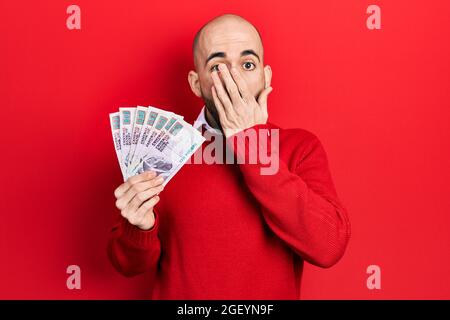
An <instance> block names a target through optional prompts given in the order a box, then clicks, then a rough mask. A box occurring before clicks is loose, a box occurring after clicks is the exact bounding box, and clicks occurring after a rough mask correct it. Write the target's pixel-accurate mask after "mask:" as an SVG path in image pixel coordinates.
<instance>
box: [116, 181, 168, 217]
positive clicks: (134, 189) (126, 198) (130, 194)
mask: <svg viewBox="0 0 450 320" xmlns="http://www.w3.org/2000/svg"><path fill="white" fill-rule="evenodd" d="M163 182H164V179H163V177H154V178H152V179H150V180H144V181H142V182H138V183H135V184H133V185H131V187H130V188H129V189H128V190H127V192H126V193H125V194H123V195H122V196H121V197H120V198H118V199H117V201H116V207H117V208H118V209H119V210H123V209H124V208H125V207H126V206H127V205H128V203H129V202H130V201H131V200H132V199H133V198H134V196H135V195H136V194H137V193H139V192H142V191H145V190H147V189H150V188H153V187H156V186H159V185H161V184H162V183H163Z"/></svg>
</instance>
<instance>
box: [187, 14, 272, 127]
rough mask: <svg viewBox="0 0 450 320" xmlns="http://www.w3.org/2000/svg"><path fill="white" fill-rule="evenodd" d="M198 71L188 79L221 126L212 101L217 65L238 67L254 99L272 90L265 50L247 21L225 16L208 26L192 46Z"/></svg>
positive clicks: (228, 15)
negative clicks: (265, 90)
mask: <svg viewBox="0 0 450 320" xmlns="http://www.w3.org/2000/svg"><path fill="white" fill-rule="evenodd" d="M192 49H193V50H192V51H193V55H194V64H195V71H190V72H189V75H188V80H189V84H190V86H191V89H192V91H193V92H194V94H195V95H196V96H197V97H199V98H202V99H203V100H204V102H205V105H206V108H207V111H208V112H209V113H210V115H211V116H212V117H213V118H214V120H215V121H216V122H217V123H219V118H218V114H217V111H216V107H215V105H214V101H213V98H212V93H211V87H212V85H213V80H212V78H211V72H212V71H213V70H216V68H217V64H218V63H224V64H226V65H227V66H228V68H231V67H233V66H235V67H236V68H237V70H238V71H239V72H240V74H241V76H242V77H243V78H244V80H245V81H246V82H247V85H248V87H249V90H250V91H251V93H252V94H253V95H254V96H255V98H257V97H258V95H259V94H260V93H261V91H263V90H264V89H265V88H267V87H269V86H270V83H271V79H272V70H271V69H270V66H268V65H266V66H264V64H263V58H264V50H263V44H262V41H261V37H260V35H259V32H258V30H257V29H256V28H255V27H254V26H253V25H252V24H251V23H250V22H248V21H247V20H245V19H244V18H242V17H240V16H237V15H232V14H225V15H222V16H219V17H216V18H214V19H213V20H211V21H209V22H208V23H206V24H205V25H204V26H203V27H202V28H201V29H200V30H199V31H198V32H197V34H196V35H195V38H194V43H193V48H192Z"/></svg>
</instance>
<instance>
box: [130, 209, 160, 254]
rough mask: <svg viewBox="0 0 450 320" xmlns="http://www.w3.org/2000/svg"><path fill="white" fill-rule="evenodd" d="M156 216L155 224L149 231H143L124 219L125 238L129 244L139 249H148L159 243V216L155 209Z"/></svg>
mask: <svg viewBox="0 0 450 320" xmlns="http://www.w3.org/2000/svg"><path fill="white" fill-rule="evenodd" d="M153 213H154V215H155V223H154V225H153V227H152V228H151V229H149V230H142V229H140V228H139V227H136V226H135V225H132V224H131V223H129V222H128V220H127V219H125V218H123V219H122V230H123V233H122V235H123V237H125V238H126V240H128V241H129V242H131V243H133V244H135V245H136V246H138V247H148V246H149V245H151V244H152V243H153V242H155V241H158V229H159V214H158V213H157V212H156V210H155V209H153Z"/></svg>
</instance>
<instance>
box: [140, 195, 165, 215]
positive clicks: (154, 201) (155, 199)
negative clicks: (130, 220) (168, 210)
mask: <svg viewBox="0 0 450 320" xmlns="http://www.w3.org/2000/svg"><path fill="white" fill-rule="evenodd" d="M159 200H160V197H159V196H154V197H152V198H150V199H149V200H147V201H146V202H144V203H143V204H142V206H141V207H140V208H139V209H138V211H137V212H136V215H137V216H138V217H142V216H144V215H145V214H146V213H147V212H148V211H149V210H151V209H152V208H153V207H154V206H155V205H156V204H157V203H158V202H159Z"/></svg>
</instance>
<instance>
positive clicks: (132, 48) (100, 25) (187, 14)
mask: <svg viewBox="0 0 450 320" xmlns="http://www.w3.org/2000/svg"><path fill="white" fill-rule="evenodd" d="M70 4H72V3H71V2H68V1H26V2H24V1H2V2H0V30H1V38H0V43H1V50H0V97H1V100H0V103H1V111H2V112H1V115H2V118H1V131H2V132H1V135H0V141H1V148H2V156H1V160H0V161H1V163H0V170H1V172H2V174H1V177H2V181H1V190H0V191H1V192H0V194H1V201H0V206H1V207H0V209H1V223H0V298H25V299H28V298H38V299H41V298H56V299H73V298H84V299H91V298H120V299H121V298H146V297H148V294H149V292H148V290H149V289H148V285H147V281H148V275H142V276H138V277H136V278H132V279H127V278H124V277H122V276H121V275H119V274H118V273H117V272H116V271H115V270H114V269H113V268H112V266H111V265H110V263H109V261H108V260H107V256H106V251H105V248H106V241H107V237H108V234H109V228H110V226H111V224H112V221H113V214H114V211H115V207H114V196H113V190H114V188H115V187H116V186H117V185H118V184H119V183H120V182H121V176H120V171H119V167H118V164H117V161H116V158H115V153H114V150H113V144H112V138H111V133H110V128H109V122H108V113H109V112H113V111H115V110H116V109H117V108H118V107H119V106H122V105H137V104H141V105H149V104H152V105H155V106H160V107H166V108H167V109H169V110H172V111H175V112H178V113H182V114H183V115H184V116H185V117H186V118H187V119H188V120H190V121H192V120H194V118H195V117H196V115H197V113H198V111H199V110H200V107H201V106H202V101H201V100H198V99H197V98H195V97H194V96H193V94H192V93H191V92H190V89H189V87H188V82H187V72H188V71H189V70H190V68H191V67H192V58H191V51H190V46H191V41H192V38H193V36H194V33H195V32H196V30H197V29H198V28H199V27H200V26H201V25H202V24H203V23H204V22H206V21H207V20H209V19H210V18H212V17H214V16H216V15H218V14H221V13H226V12H232V13H237V14H241V15H243V16H244V17H246V18H247V19H249V20H250V21H251V22H253V23H254V24H255V25H256V26H257V27H258V28H259V29H260V31H261V34H262V36H263V40H264V45H265V50H266V56H265V62H266V63H267V64H270V65H271V66H272V69H273V73H274V76H273V87H274V91H273V93H272V94H271V96H270V98H269V113H270V120H271V121H272V122H275V123H276V124H278V125H280V126H282V127H302V128H305V129H308V130H310V131H312V132H314V133H315V134H317V135H318V137H319V138H320V139H321V141H322V143H323V144H324V146H325V149H326V151H327V153H328V157H329V161H330V166H331V171H332V175H333V178H334V181H335V184H336V188H337V191H338V194H339V196H340V197H341V200H342V201H343V203H344V204H345V205H346V207H347V209H348V211H349V215H350V219H351V222H352V231H353V235H352V238H351V241H350V244H349V247H348V250H347V253H346V254H345V256H344V258H343V259H342V260H341V261H340V262H339V263H338V264H337V265H336V266H335V267H333V268H331V269H326V270H324V269H319V268H316V267H313V266H310V265H307V266H306V269H305V272H304V277H303V284H302V290H303V298H306V299H315V298H326V299H328V298H339V299H341V298H343V299H345V298H356V299H360V298H364V299H379V298H384V299H391V298H450V273H449V272H448V270H449V267H448V266H449V262H450V252H449V248H450V233H449V226H450V216H449V213H450V197H449V195H450V185H449V181H450V169H449V160H450V148H449V147H450V146H449V141H450V140H449V138H450V128H449V119H450V94H449V92H450V68H449V57H450V42H449V39H450V19H449V15H450V2H449V1H446V0H441V1H438V0H435V1H431V2H430V1H406V0H402V1H381V0H373V1H370V2H369V1H349V0H347V1H276V2H266V1H260V0H259V1H255V0H251V1H245V2H242V1H235V0H229V1H206V0H204V1H203V0H202V1H193V2H190V3H189V4H187V3H186V2H185V1H177V2H176V1H171V0H167V1H158V2H157V1H144V0H140V1H137V0H130V1H85V0H83V1H81V0H79V1H76V2H75V4H77V5H79V6H80V8H81V26H82V29H81V30H72V31H71V30H68V29H67V28H66V18H67V14H66V8H67V6H68V5H70ZM370 4H377V5H379V6H380V7H381V13H382V29H381V30H368V29H367V28H366V17H367V14H366V8H367V6H368V5H370ZM70 264H76V265H79V266H80V267H81V285H82V289H81V290H68V289H67V288H66V278H67V276H68V275H67V274H66V268H67V266H68V265H70ZM371 264H375V265H379V266H380V267H381V272H382V275H381V276H382V278H381V285H382V288H381V290H368V289H367V287H366V278H367V274H366V268H367V266H368V265H371Z"/></svg>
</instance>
